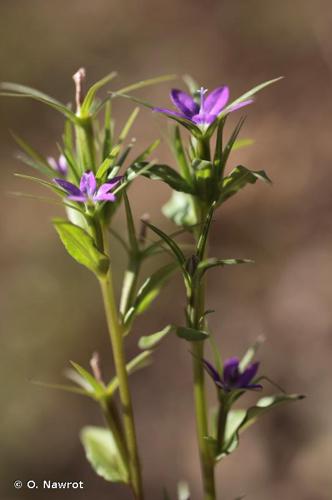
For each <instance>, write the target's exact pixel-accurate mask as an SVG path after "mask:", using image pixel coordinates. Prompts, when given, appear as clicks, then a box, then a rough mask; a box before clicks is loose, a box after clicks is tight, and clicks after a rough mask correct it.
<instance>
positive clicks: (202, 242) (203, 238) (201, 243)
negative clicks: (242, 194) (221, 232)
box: [196, 202, 216, 260]
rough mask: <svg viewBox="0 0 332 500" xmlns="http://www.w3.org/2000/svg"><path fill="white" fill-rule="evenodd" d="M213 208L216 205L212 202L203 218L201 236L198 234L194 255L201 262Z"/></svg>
mask: <svg viewBox="0 0 332 500" xmlns="http://www.w3.org/2000/svg"><path fill="white" fill-rule="evenodd" d="M215 207H216V203H215V202H214V203H212V205H211V207H210V208H209V211H208V213H207V216H206V218H205V222H204V225H203V228H202V231H201V234H200V236H199V239H198V242H197V250H196V253H197V257H198V259H199V260H202V259H203V257H204V253H205V247H206V242H207V238H208V235H209V230H210V225H211V221H212V217H213V213H214V209H215Z"/></svg>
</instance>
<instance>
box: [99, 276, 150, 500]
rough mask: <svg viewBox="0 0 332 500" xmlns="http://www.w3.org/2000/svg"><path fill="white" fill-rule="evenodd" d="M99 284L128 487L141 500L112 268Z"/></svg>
mask: <svg viewBox="0 0 332 500" xmlns="http://www.w3.org/2000/svg"><path fill="white" fill-rule="evenodd" d="M99 281H100V286H101V290H102V295H103V300H104V307H105V313H106V319H107V324H108V330H109V334H110V339H111V344H112V349H113V357H114V364H115V369H116V373H117V377H118V380H119V392H120V400H121V406H122V415H123V424H124V430H125V436H126V443H127V450H128V458H129V473H130V480H131V485H132V488H133V492H134V495H135V498H136V500H143V498H144V496H143V487H142V478H141V469H140V463H139V458H138V449H137V441H136V430H135V424H134V415H133V407H132V401H131V395H130V390H129V381H128V373H127V370H126V361H125V352H124V344H123V332H122V327H121V325H120V323H119V319H118V313H117V307H116V302H115V294H114V288H113V279H112V271H111V268H110V269H109V271H108V273H107V274H106V276H105V277H101V278H99Z"/></svg>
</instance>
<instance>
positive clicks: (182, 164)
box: [172, 125, 191, 184]
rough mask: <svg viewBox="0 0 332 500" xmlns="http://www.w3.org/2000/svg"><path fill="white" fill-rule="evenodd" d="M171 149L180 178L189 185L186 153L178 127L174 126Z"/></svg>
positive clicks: (189, 175)
mask: <svg viewBox="0 0 332 500" xmlns="http://www.w3.org/2000/svg"><path fill="white" fill-rule="evenodd" d="M172 147H173V151H174V155H175V158H176V160H177V163H178V165H179V168H180V172H181V174H182V176H183V177H184V178H185V179H186V181H187V182H188V183H189V184H190V183H191V173H190V169H189V164H188V161H187V157H186V153H185V150H184V147H183V144H182V139H181V133H180V127H179V126H178V125H176V126H175V127H174V135H173V137H172Z"/></svg>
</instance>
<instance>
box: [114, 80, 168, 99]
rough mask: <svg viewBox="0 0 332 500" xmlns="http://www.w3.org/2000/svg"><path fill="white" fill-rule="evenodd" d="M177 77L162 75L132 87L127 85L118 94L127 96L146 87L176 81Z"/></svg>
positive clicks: (134, 84)
mask: <svg viewBox="0 0 332 500" xmlns="http://www.w3.org/2000/svg"><path fill="white" fill-rule="evenodd" d="M175 78H176V75H162V76H157V77H156V78H149V79H147V80H141V81H140V82H137V83H133V84H131V85H127V86H126V87H123V88H122V89H119V90H117V91H116V93H121V94H125V93H126V92H132V91H133V90H138V89H142V88H144V87H149V86H150V85H156V84H157V83H163V82H168V81H170V80H174V79H175Z"/></svg>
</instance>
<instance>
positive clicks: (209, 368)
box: [203, 359, 222, 386]
mask: <svg viewBox="0 0 332 500" xmlns="http://www.w3.org/2000/svg"><path fill="white" fill-rule="evenodd" d="M203 365H204V368H205V370H206V371H207V372H208V374H209V375H210V377H211V378H212V379H213V380H214V382H215V383H216V384H217V385H219V386H222V381H221V377H220V375H219V373H218V372H217V370H216V369H215V368H214V366H212V365H211V363H209V362H208V361H206V360H205V359H203Z"/></svg>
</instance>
